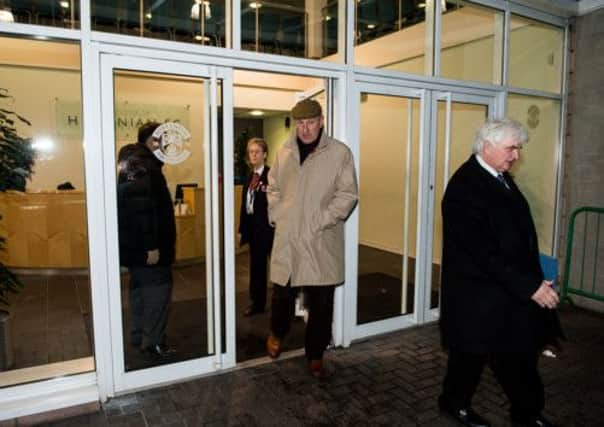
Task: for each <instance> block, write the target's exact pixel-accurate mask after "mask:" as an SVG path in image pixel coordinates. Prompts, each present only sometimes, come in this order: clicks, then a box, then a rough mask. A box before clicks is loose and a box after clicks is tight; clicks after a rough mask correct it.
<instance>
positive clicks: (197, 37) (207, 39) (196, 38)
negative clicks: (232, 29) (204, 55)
mask: <svg viewBox="0 0 604 427" xmlns="http://www.w3.org/2000/svg"><path fill="white" fill-rule="evenodd" d="M195 40H197V41H198V42H200V41H204V42H209V41H210V38H209V37H208V36H200V35H199V34H197V35H196V36H195Z"/></svg>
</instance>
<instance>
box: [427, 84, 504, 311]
mask: <svg viewBox="0 0 604 427" xmlns="http://www.w3.org/2000/svg"><path fill="white" fill-rule="evenodd" d="M432 99H433V101H432V112H431V116H432V117H433V120H432V142H433V143H432V153H431V154H432V159H433V160H432V165H433V168H432V171H431V176H432V177H433V180H432V185H431V188H433V198H432V199H431V200H430V202H431V203H430V204H431V206H430V207H429V212H432V215H431V227H429V230H430V232H431V235H429V236H427V239H428V242H427V243H428V245H429V247H428V250H427V253H428V254H431V256H429V257H427V258H426V266H425V271H426V283H428V284H430V285H429V286H426V288H425V292H426V295H425V301H426V311H425V316H424V318H425V320H426V321H430V320H435V319H437V318H438V306H439V300H440V272H441V268H440V266H441V255H442V216H441V209H440V204H441V200H442V198H443V195H444V192H445V188H446V187H447V182H448V180H449V178H450V177H451V175H453V174H454V173H455V171H456V170H457V169H458V168H459V167H460V166H461V165H462V164H463V163H464V162H465V161H466V160H468V159H469V157H470V156H471V155H472V144H473V142H474V136H475V134H476V131H477V130H478V128H479V127H480V125H481V124H482V123H484V121H485V120H486V119H487V118H488V117H491V116H493V115H494V114H495V106H496V102H495V97H494V96H493V97H490V96H478V95H469V94H459V93H451V92H434V93H433V98H432Z"/></svg>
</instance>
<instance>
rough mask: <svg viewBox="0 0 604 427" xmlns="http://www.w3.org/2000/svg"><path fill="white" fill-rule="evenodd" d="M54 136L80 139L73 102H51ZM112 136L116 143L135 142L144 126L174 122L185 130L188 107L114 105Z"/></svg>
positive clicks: (79, 119) (79, 107)
mask: <svg viewBox="0 0 604 427" xmlns="http://www.w3.org/2000/svg"><path fill="white" fill-rule="evenodd" d="M54 104H55V105H54V107H55V120H56V132H57V136H59V137H62V138H78V139H79V138H81V137H82V104H81V103H79V102H73V101H63V100H60V99H57V100H55V102H54ZM115 111H116V113H115V132H116V138H117V140H121V141H128V142H135V141H136V136H137V132H138V128H139V127H140V126H141V125H143V124H144V123H146V122H150V121H156V122H160V123H165V122H177V123H180V124H182V125H183V126H184V127H185V128H187V129H190V127H189V112H190V108H189V106H188V105H182V106H181V105H151V104H132V103H128V102H118V103H117V104H116V105H115Z"/></svg>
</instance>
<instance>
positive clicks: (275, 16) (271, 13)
mask: <svg viewBox="0 0 604 427" xmlns="http://www.w3.org/2000/svg"><path fill="white" fill-rule="evenodd" d="M342 1H343V0H335V1H331V2H328V1H327V0H312V1H305V0H288V1H271V2H264V1H260V0H259V1H256V0H251V1H250V0H243V1H242V2H241V48H242V49H244V50H251V51H254V52H264V53H273V54H276V55H286V56H296V57H301V58H313V59H323V60H326V61H333V62H343V52H338V26H342V27H343V26H344V25H345V22H344V15H343V14H340V13H339V8H340V4H341V2H342Z"/></svg>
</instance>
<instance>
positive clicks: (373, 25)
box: [367, 24, 375, 30]
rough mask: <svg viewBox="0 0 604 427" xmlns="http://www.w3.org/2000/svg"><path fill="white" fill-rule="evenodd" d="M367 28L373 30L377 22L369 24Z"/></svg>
mask: <svg viewBox="0 0 604 427" xmlns="http://www.w3.org/2000/svg"><path fill="white" fill-rule="evenodd" d="M367 28H368V29H369V30H373V29H374V28H375V24H367Z"/></svg>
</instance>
